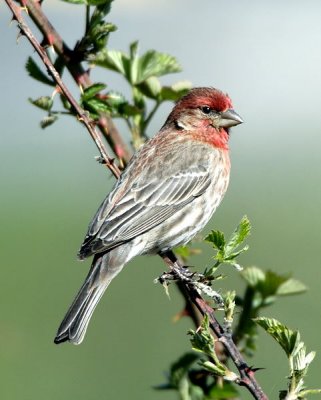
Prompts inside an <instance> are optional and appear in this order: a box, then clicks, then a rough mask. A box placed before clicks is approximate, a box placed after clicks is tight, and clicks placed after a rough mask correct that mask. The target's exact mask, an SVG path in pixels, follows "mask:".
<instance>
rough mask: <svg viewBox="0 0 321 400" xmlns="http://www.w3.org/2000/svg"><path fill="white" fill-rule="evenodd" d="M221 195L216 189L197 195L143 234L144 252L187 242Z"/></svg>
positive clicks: (205, 220) (167, 248) (206, 217)
mask: <svg viewBox="0 0 321 400" xmlns="http://www.w3.org/2000/svg"><path fill="white" fill-rule="evenodd" d="M224 192H225V191H224ZM223 195H224V193H220V194H218V193H217V191H216V192H213V193H207V196H204V195H202V196H199V197H198V198H196V199H194V201H193V202H191V203H190V204H187V205H186V206H185V207H184V208H183V209H181V210H180V211H178V212H177V213H175V214H174V215H172V216H171V217H170V218H168V219H167V220H166V221H165V222H163V223H162V224H160V225H158V226H156V227H155V228H153V229H152V230H150V231H149V232H148V233H146V234H144V236H145V235H146V242H145V243H146V246H145V251H144V253H158V252H160V251H162V252H164V251H167V250H170V249H172V248H174V247H176V246H181V245H184V244H186V243H188V242H189V241H190V240H191V239H192V238H193V237H194V236H195V235H196V234H197V233H198V232H199V231H200V230H202V229H203V228H204V226H205V225H206V224H207V222H208V221H209V220H210V218H211V216H212V215H213V213H214V212H215V210H216V208H217V207H218V205H219V204H220V202H221V200H222V198H223Z"/></svg>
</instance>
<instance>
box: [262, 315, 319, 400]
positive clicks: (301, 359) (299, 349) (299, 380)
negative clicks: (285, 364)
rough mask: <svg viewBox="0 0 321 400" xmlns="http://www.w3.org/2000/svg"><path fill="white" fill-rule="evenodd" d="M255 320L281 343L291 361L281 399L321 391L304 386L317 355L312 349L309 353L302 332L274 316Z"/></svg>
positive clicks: (300, 398)
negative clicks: (293, 329) (287, 380)
mask: <svg viewBox="0 0 321 400" xmlns="http://www.w3.org/2000/svg"><path fill="white" fill-rule="evenodd" d="M255 322H256V323H257V324H258V325H259V326H261V327H262V328H263V329H264V330H265V331H266V332H267V333H268V334H269V335H271V336H272V338H273V339H274V340H276V341H277V342H278V343H279V345H280V346H281V347H282V349H283V351H284V352H285V354H286V356H287V358H288V361H289V369H290V376H289V378H288V379H289V383H288V387H287V389H286V390H281V391H280V397H279V398H280V400H303V399H306V397H307V396H308V395H310V394H318V393H321V389H306V388H305V387H304V378H305V377H306V375H307V372H308V368H309V366H310V364H311V363H312V361H313V359H314V357H315V352H314V351H311V352H310V353H308V354H307V352H306V346H305V344H304V342H303V341H301V336H300V332H299V331H297V330H296V331H292V330H291V329H289V328H288V327H287V326H285V325H283V324H282V323H281V322H279V321H277V320H276V319H273V318H265V317H261V318H256V319H255Z"/></svg>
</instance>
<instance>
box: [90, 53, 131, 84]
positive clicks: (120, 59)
mask: <svg viewBox="0 0 321 400" xmlns="http://www.w3.org/2000/svg"><path fill="white" fill-rule="evenodd" d="M89 60H90V61H91V62H92V63H94V64H95V65H99V66H101V67H104V68H107V69H110V70H112V71H115V72H119V73H120V74H122V75H123V76H124V77H126V79H127V80H129V64H130V61H129V58H128V56H127V55H125V54H124V53H122V52H121V51H117V50H107V49H103V50H101V51H100V52H99V53H98V54H97V55H96V56H94V57H90V58H89Z"/></svg>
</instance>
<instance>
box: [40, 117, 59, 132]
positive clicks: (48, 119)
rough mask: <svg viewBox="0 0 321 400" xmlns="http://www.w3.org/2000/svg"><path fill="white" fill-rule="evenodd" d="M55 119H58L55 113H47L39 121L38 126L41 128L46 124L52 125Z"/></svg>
mask: <svg viewBox="0 0 321 400" xmlns="http://www.w3.org/2000/svg"><path fill="white" fill-rule="evenodd" d="M57 119H58V117H57V115H52V114H51V115H48V116H46V117H44V118H43V119H42V120H41V121H40V126H41V128H42V129H45V128H47V127H48V126H50V125H52V124H53V123H54V122H56V121H57Z"/></svg>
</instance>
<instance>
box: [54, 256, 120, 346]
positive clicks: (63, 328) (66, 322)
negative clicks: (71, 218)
mask: <svg viewBox="0 0 321 400" xmlns="http://www.w3.org/2000/svg"><path fill="white" fill-rule="evenodd" d="M108 256H109V254H108V253H107V254H104V255H96V256H95V257H94V260H93V263H92V265H91V268H90V271H89V274H88V276H87V278H86V280H85V282H84V284H83V285H82V287H81V288H80V290H79V292H78V294H77V296H76V298H75V300H74V301H73V303H72V305H71V306H70V308H69V310H68V311H67V314H66V316H65V318H64V319H63V321H62V323H61V324H60V326H59V328H58V332H57V335H56V337H55V340H54V342H55V343H56V344H58V343H62V342H65V341H69V342H71V343H73V344H80V343H81V342H82V341H83V339H84V336H85V333H86V330H87V327H88V324H89V321H90V318H91V316H92V314H93V312H94V310H95V308H96V306H97V304H98V302H99V300H100V298H101V296H102V295H103V294H104V292H105V290H106V289H107V287H108V285H109V284H110V282H111V281H112V280H113V278H114V277H115V276H116V275H117V274H118V273H119V272H120V271H121V270H122V267H123V265H118V266H111V265H108V264H109V257H108Z"/></svg>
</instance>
